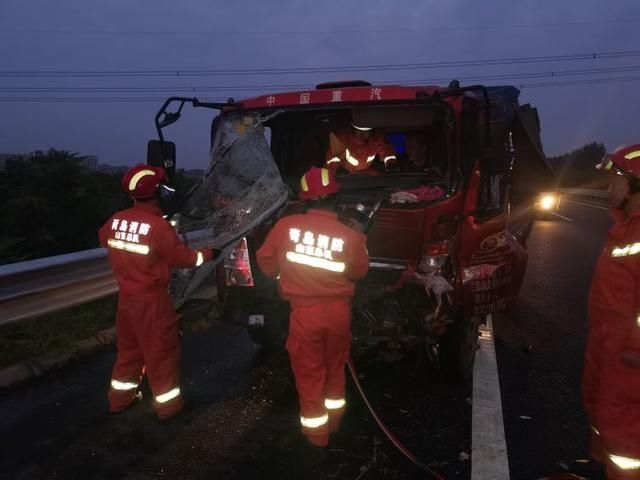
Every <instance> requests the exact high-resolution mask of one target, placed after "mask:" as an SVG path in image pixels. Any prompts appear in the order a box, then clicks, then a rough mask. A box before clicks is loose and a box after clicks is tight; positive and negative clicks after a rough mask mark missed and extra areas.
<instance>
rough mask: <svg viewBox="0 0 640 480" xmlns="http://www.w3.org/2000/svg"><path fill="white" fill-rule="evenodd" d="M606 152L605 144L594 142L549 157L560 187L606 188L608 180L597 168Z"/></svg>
mask: <svg viewBox="0 0 640 480" xmlns="http://www.w3.org/2000/svg"><path fill="white" fill-rule="evenodd" d="M606 151H607V149H606V148H605V146H604V144H603V143H600V142H592V143H589V144H587V145H584V146H583V147H580V148H577V149H575V150H572V151H570V152H569V153H565V154H563V155H558V156H556V157H549V158H548V161H549V165H550V166H551V168H552V169H553V172H554V174H555V176H556V178H557V184H558V185H559V186H560V187H575V188H589V189H604V188H606V187H607V182H608V178H607V177H606V176H604V175H602V173H601V172H599V171H598V170H597V169H596V168H595V166H596V165H597V164H598V163H600V161H601V160H602V157H603V156H604V155H605V154H606Z"/></svg>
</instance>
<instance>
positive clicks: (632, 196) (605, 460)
mask: <svg viewBox="0 0 640 480" xmlns="http://www.w3.org/2000/svg"><path fill="white" fill-rule="evenodd" d="M599 168H600V169H601V170H604V171H608V172H610V173H612V174H613V175H612V177H611V180H610V185H609V203H610V205H611V207H612V208H611V214H612V215H613V218H614V220H615V224H614V226H613V228H611V230H609V233H608V235H607V239H606V243H605V246H604V250H603V251H602V253H601V254H600V258H599V259H598V262H597V264H596V269H595V272H594V275H593V279H592V282H591V290H590V292H589V304H588V311H589V334H588V339H587V349H586V353H585V368H584V373H583V401H584V406H585V409H586V411H587V415H588V418H589V420H590V423H591V435H592V437H591V456H592V457H593V459H594V460H596V461H598V462H600V463H602V464H604V465H606V471H607V478H608V479H609V480H622V479H636V480H637V479H640V144H638V145H632V146H628V147H623V148H619V149H617V150H616V151H614V152H613V153H612V154H609V155H606V156H605V158H604V159H603V161H602V163H601V164H600V165H599Z"/></svg>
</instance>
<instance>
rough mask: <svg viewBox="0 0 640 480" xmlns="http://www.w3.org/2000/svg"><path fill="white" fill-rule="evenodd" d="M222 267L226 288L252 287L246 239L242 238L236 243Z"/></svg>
mask: <svg viewBox="0 0 640 480" xmlns="http://www.w3.org/2000/svg"><path fill="white" fill-rule="evenodd" d="M223 265H224V269H225V277H226V284H227V286H233V287H253V286H254V283H253V273H252V271H251V260H250V258H249V249H248V247H247V239H246V238H243V239H242V240H240V241H239V242H238V243H237V245H236V246H235V248H234V249H233V251H232V252H231V254H230V255H229V256H228V257H227V258H226V259H225V260H224V263H223Z"/></svg>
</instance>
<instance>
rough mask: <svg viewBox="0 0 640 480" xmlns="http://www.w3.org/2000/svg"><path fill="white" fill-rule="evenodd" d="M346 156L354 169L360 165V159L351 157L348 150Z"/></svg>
mask: <svg viewBox="0 0 640 480" xmlns="http://www.w3.org/2000/svg"><path fill="white" fill-rule="evenodd" d="M344 156H345V158H346V159H347V162H349V163H350V164H351V165H353V166H354V167H357V166H358V165H360V162H359V161H358V159H357V158H356V157H354V156H353V155H351V152H350V151H349V149H348V148H347V149H346V151H345V154H344Z"/></svg>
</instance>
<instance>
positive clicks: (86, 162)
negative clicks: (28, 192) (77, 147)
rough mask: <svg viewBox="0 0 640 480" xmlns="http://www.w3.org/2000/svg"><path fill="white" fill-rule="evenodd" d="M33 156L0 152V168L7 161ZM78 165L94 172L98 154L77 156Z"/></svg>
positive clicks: (28, 158) (25, 159) (32, 155)
mask: <svg viewBox="0 0 640 480" xmlns="http://www.w3.org/2000/svg"><path fill="white" fill-rule="evenodd" d="M33 157H34V154H33V153H27V154H15V153H0V170H4V169H5V168H6V166H7V162H25V161H29V160H32V159H33ZM78 161H79V163H80V166H81V167H83V168H85V169H87V170H89V171H90V172H95V171H96V170H98V156H97V155H82V156H81V158H78Z"/></svg>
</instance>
